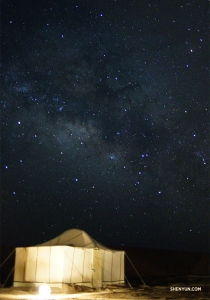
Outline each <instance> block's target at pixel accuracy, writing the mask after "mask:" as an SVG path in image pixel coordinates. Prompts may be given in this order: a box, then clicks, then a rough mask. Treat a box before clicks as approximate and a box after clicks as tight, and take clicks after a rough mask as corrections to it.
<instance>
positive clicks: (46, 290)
mask: <svg viewBox="0 0 210 300" xmlns="http://www.w3.org/2000/svg"><path fill="white" fill-rule="evenodd" d="M50 293H51V288H50V287H49V285H47V284H46V283H44V284H42V285H40V287H39V295H40V296H41V297H42V298H47V297H49V295H50Z"/></svg>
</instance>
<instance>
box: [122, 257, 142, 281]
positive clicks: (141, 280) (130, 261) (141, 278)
mask: <svg viewBox="0 0 210 300" xmlns="http://www.w3.org/2000/svg"><path fill="white" fill-rule="evenodd" d="M125 255H126V257H127V258H128V260H129V262H130V264H131V266H132V267H133V268H134V270H135V271H136V274H137V275H138V276H139V278H140V279H141V281H142V282H143V284H144V285H146V284H145V282H144V280H143V279H142V278H141V276H140V274H139V272H138V271H137V270H136V268H135V267H134V265H133V263H132V261H131V260H130V258H129V257H128V255H127V253H125Z"/></svg>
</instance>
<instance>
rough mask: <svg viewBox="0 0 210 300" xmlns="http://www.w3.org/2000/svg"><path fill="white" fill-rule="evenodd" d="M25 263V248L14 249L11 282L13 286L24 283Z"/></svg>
mask: <svg viewBox="0 0 210 300" xmlns="http://www.w3.org/2000/svg"><path fill="white" fill-rule="evenodd" d="M25 261H26V248H16V252H15V269H14V282H13V285H14V286H21V283H22V282H24V281H25Z"/></svg>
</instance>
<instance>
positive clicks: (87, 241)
mask: <svg viewBox="0 0 210 300" xmlns="http://www.w3.org/2000/svg"><path fill="white" fill-rule="evenodd" d="M56 245H67V246H73V247H81V248H99V249H104V250H111V249H109V248H107V247H105V246H103V245H102V244H100V243H99V242H97V241H96V240H94V239H93V238H92V237H91V236H89V235H88V234H87V233H86V232H85V231H83V230H80V229H69V230H67V231H65V232H63V233H62V234H60V235H59V236H57V237H56V238H54V239H52V240H49V241H47V242H44V243H42V244H39V245H38V246H56Z"/></svg>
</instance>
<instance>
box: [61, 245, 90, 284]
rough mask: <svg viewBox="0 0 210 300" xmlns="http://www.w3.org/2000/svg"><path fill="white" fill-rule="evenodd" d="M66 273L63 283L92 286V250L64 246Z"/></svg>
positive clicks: (64, 273)
mask: <svg viewBox="0 0 210 300" xmlns="http://www.w3.org/2000/svg"><path fill="white" fill-rule="evenodd" d="M63 249H64V272H63V282H65V283H77V284H84V285H85V284H86V285H89V286H91V278H92V269H91V258H92V249H85V248H75V247H68V246H63Z"/></svg>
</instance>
